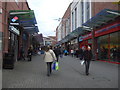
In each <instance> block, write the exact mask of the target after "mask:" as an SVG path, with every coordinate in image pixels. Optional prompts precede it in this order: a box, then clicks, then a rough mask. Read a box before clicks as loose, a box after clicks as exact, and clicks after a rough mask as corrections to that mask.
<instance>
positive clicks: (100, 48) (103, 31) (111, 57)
mask: <svg viewBox="0 0 120 90" xmlns="http://www.w3.org/2000/svg"><path fill="white" fill-rule="evenodd" d="M119 35H120V20H117V21H115V22H113V23H111V24H109V25H106V26H104V27H101V28H99V29H97V30H95V42H94V43H95V45H94V46H95V55H96V59H97V60H100V61H105V62H110V63H116V64H120V55H119V54H120V38H119ZM79 45H80V48H81V47H82V46H84V45H89V46H91V45H92V33H89V34H87V35H84V36H80V37H79Z"/></svg>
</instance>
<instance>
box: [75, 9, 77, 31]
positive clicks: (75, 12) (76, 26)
mask: <svg viewBox="0 0 120 90" xmlns="http://www.w3.org/2000/svg"><path fill="white" fill-rule="evenodd" d="M76 28H77V8H75V29H76Z"/></svg>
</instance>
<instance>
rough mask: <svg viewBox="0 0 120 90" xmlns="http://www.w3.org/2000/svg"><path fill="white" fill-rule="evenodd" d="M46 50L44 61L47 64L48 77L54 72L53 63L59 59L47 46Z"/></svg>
mask: <svg viewBox="0 0 120 90" xmlns="http://www.w3.org/2000/svg"><path fill="white" fill-rule="evenodd" d="M44 50H45V53H44V56H43V59H44V61H45V62H46V64H47V76H50V74H51V72H52V63H53V61H54V60H57V59H56V56H55V53H54V52H53V50H52V49H50V48H49V47H47V46H46V47H45V48H44Z"/></svg>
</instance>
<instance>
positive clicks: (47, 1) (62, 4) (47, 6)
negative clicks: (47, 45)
mask: <svg viewBox="0 0 120 90" xmlns="http://www.w3.org/2000/svg"><path fill="white" fill-rule="evenodd" d="M27 1H28V4H29V7H30V8H31V10H34V13H35V17H36V20H37V25H38V28H39V33H42V34H43V36H44V37H46V36H55V30H56V28H57V26H58V25H59V23H60V22H59V21H58V20H55V19H58V18H62V16H63V15H64V13H65V11H66V10H67V8H68V6H69V4H70V3H71V2H72V1H73V0H27Z"/></svg>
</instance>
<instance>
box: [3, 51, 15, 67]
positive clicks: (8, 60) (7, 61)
mask: <svg viewBox="0 0 120 90" xmlns="http://www.w3.org/2000/svg"><path fill="white" fill-rule="evenodd" d="M14 62H15V60H14V54H12V53H5V54H4V57H3V69H14Z"/></svg>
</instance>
